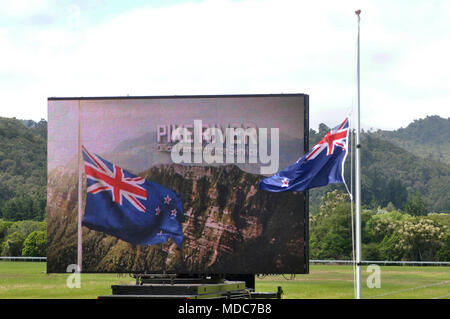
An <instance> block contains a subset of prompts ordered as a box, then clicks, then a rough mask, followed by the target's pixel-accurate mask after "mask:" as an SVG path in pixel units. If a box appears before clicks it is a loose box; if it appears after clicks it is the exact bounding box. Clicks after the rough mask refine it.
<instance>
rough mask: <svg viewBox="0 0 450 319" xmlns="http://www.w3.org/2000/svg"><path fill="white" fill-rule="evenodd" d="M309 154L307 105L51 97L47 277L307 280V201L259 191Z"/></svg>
mask: <svg viewBox="0 0 450 319" xmlns="http://www.w3.org/2000/svg"><path fill="white" fill-rule="evenodd" d="M307 148H308V96H307V95H304V94H279V95H224V96H173V97H170V96H166V97H156V96H155V97H105V98H49V99H48V231H47V232H48V234H47V237H48V249H47V272H49V273H63V272H66V270H67V269H68V266H69V265H73V264H77V262H78V259H81V265H82V272H95V273H98V272H115V273H162V272H165V273H178V274H254V273H271V274H274V273H277V274H281V273H307V272H308V204H307V199H308V198H307V193H303V192H280V193H271V192H267V191H264V190H260V189H259V188H258V184H259V182H260V181H261V180H262V179H263V178H265V177H267V176H271V175H273V174H275V173H277V172H278V171H280V170H281V169H283V168H286V167H287V166H289V165H291V164H293V163H295V161H297V160H298V159H299V158H300V157H301V156H302V155H303V154H305V152H306V151H307ZM78 216H81V219H80V222H81V225H82V226H81V227H80V229H81V231H80V232H78ZM78 251H80V252H81V254H79V253H78Z"/></svg>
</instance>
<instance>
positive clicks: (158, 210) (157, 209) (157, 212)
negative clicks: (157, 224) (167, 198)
mask: <svg viewBox="0 0 450 319" xmlns="http://www.w3.org/2000/svg"><path fill="white" fill-rule="evenodd" d="M160 213H161V209H159V206H158V207H156V209H155V215H156V216H159V214H160Z"/></svg>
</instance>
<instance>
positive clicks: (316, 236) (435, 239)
mask: <svg viewBox="0 0 450 319" xmlns="http://www.w3.org/2000/svg"><path fill="white" fill-rule="evenodd" d="M406 207H407V209H408V212H409V213H407V212H405V211H400V210H396V209H395V207H394V205H392V204H389V205H388V206H387V207H385V208H377V209H364V210H363V211H362V213H361V238H362V249H361V250H362V258H363V260H390V261H396V260H407V261H450V214H436V213H431V214H428V215H424V214H425V211H424V210H423V205H422V204H420V198H418V197H417V196H415V197H414V198H410V199H409V200H408V201H407V204H406ZM309 233H310V258H311V259H335V260H349V259H352V227H351V205H350V201H349V196H348V195H347V194H346V193H344V192H341V191H338V190H334V191H332V192H329V193H327V194H326V195H325V196H324V197H323V198H322V205H321V206H320V208H319V212H318V213H317V214H315V215H311V216H310V231H309Z"/></svg>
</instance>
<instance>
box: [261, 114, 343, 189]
mask: <svg viewBox="0 0 450 319" xmlns="http://www.w3.org/2000/svg"><path fill="white" fill-rule="evenodd" d="M348 131H349V121H348V118H346V119H345V120H344V122H342V124H341V125H339V126H337V127H335V128H333V129H332V130H331V131H330V132H328V134H327V135H325V137H324V138H323V139H322V140H321V141H320V142H319V143H318V144H317V145H316V146H314V147H313V149H312V150H311V151H310V152H309V153H308V154H306V155H304V156H303V157H301V158H300V159H299V160H298V161H297V162H296V163H295V164H292V165H291V166H289V167H288V168H286V169H284V170H282V171H280V172H278V173H277V174H275V175H274V176H271V177H268V178H265V179H263V180H262V181H261V182H260V183H259V188H260V189H264V190H267V191H269V192H284V191H304V190H307V189H310V188H314V187H319V186H325V185H328V184H332V183H344V162H345V158H346V157H347V151H348V147H347V145H348Z"/></svg>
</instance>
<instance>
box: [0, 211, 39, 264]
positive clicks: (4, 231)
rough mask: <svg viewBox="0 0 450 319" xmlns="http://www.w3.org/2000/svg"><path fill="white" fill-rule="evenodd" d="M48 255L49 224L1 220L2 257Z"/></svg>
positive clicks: (0, 249)
mask: <svg viewBox="0 0 450 319" xmlns="http://www.w3.org/2000/svg"><path fill="white" fill-rule="evenodd" d="M46 255H47V223H46V222H37V221H34V220H23V221H18V222H11V221H5V220H2V219H0V256H30V257H42V256H46Z"/></svg>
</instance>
